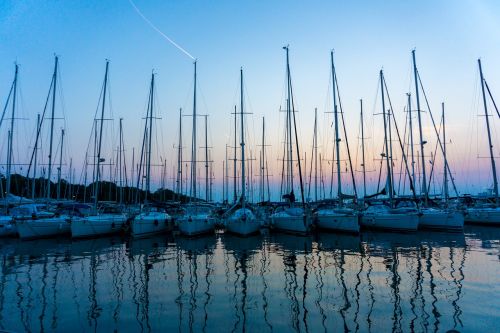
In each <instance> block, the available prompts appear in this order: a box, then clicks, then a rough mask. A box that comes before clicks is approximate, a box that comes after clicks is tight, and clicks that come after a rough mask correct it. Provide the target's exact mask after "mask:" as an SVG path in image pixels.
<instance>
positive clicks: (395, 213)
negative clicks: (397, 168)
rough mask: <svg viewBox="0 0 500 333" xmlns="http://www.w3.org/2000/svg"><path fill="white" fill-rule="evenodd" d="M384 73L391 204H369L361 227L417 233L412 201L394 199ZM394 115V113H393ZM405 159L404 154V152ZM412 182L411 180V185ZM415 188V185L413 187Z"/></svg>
mask: <svg viewBox="0 0 500 333" xmlns="http://www.w3.org/2000/svg"><path fill="white" fill-rule="evenodd" d="M384 87H385V81H384V73H383V71H382V70H380V91H381V94H382V116H383V118H384V153H383V154H382V157H383V158H384V159H385V162H386V166H387V185H386V187H387V188H388V190H387V191H384V192H388V194H389V202H388V203H386V202H367V201H365V203H368V205H369V206H368V208H367V209H366V210H365V211H364V212H363V215H362V218H361V226H362V227H365V228H375V229H386V230H390V231H406V232H408V231H417V228H418V220H419V218H418V210H417V208H416V205H415V203H414V202H412V201H399V202H396V200H395V198H394V188H393V179H394V178H393V169H392V165H393V163H392V147H391V148H390V149H389V144H388V142H390V141H391V137H390V135H391V130H390V129H389V130H388V129H387V127H388V126H387V123H388V120H390V119H391V118H390V116H391V114H389V115H387V111H386V109H385V96H384ZM391 113H392V112H391ZM389 124H390V122H389ZM403 157H404V152H403ZM411 182H412V180H411V178H410V183H411ZM411 187H412V188H413V185H411Z"/></svg>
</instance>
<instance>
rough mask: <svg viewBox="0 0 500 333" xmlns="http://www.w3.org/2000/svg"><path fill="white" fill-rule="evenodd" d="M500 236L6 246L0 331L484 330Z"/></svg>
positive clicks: (495, 288) (490, 318)
mask: <svg viewBox="0 0 500 333" xmlns="http://www.w3.org/2000/svg"><path fill="white" fill-rule="evenodd" d="M499 240H500V230H499V229H495V228H489V227H466V228H465V232H464V233H440V232H418V233H413V234H396V233H378V232H362V233H361V234H360V235H359V236H352V235H340V234H334V233H317V234H315V235H312V236H306V237H304V236H293V235H286V234H275V233H271V234H263V235H257V236H252V237H248V238H240V237H237V236H232V235H228V234H224V233H217V234H213V235H209V236H203V237H198V238H184V237H180V236H172V235H168V234H166V235H158V236H153V237H147V238H142V239H130V238H121V237H108V238H98V239H84V240H71V239H44V240H34V241H20V240H17V239H2V240H0V255H1V272H0V330H7V331H15V332H17V331H57V332H89V331H98V332H112V331H118V332H142V331H146V332H149V331H163V332H171V331H177V332H190V331H194V332H242V331H250V332H298V331H300V332H326V331H329V332H330V331H331V332H339V331H351V332H356V331H359V332H389V331H404V332H410V331H417V332H422V331H430V332H447V331H450V330H456V331H459V332H480V331H483V332H485V331H491V329H492V328H493V327H498V323H499V322H500V241H499Z"/></svg>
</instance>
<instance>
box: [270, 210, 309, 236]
mask: <svg viewBox="0 0 500 333" xmlns="http://www.w3.org/2000/svg"><path fill="white" fill-rule="evenodd" d="M311 222H312V221H311V218H310V216H309V215H307V214H305V213H304V211H303V210H302V209H300V211H298V210H297V209H294V208H291V209H285V210H283V211H280V212H276V213H273V214H272V215H271V225H272V228H273V229H274V230H277V231H283V232H289V233H294V234H308V233H309V232H310V231H311V225H312V223H311Z"/></svg>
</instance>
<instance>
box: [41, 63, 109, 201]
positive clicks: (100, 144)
mask: <svg viewBox="0 0 500 333" xmlns="http://www.w3.org/2000/svg"><path fill="white" fill-rule="evenodd" d="M56 59H57V58H56ZM56 64H57V62H56ZM108 69H109V60H106V71H105V72H104V86H103V94H102V108H101V126H100V129H99V144H98V147H97V170H96V179H95V193H94V208H95V210H97V202H98V196H99V181H100V175H101V148H102V130H103V122H104V108H105V106H106V90H107V86H108ZM54 88H55V84H54ZM54 90H55V89H54ZM53 115H54V111H52V119H54V117H53ZM51 136H52V134H51ZM51 145H52V140H51ZM49 156H50V155H49ZM49 160H50V157H49ZM49 184H50V179H49ZM49 186H50V185H49Z"/></svg>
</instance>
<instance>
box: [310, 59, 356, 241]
mask: <svg viewBox="0 0 500 333" xmlns="http://www.w3.org/2000/svg"><path fill="white" fill-rule="evenodd" d="M330 60H331V67H332V88H333V89H332V90H333V114H334V120H335V149H336V154H335V163H336V165H337V197H338V203H335V202H330V203H327V202H325V203H322V204H320V205H319V206H318V207H317V208H316V211H315V213H314V217H315V220H316V223H317V226H318V228H320V229H327V230H335V231H343V232H351V233H358V232H359V222H358V220H359V214H358V212H357V211H356V210H354V209H352V208H349V207H346V206H345V205H344V202H343V193H342V177H341V170H340V142H341V139H340V135H339V119H338V108H337V93H338V86H337V75H336V73H335V65H334V62H333V51H331V52H330ZM315 123H316V115H315ZM315 135H316V128H315ZM315 141H316V140H315ZM345 141H346V144H347V137H346V138H345ZM348 147H349V146H347V149H349V148H348ZM350 161H351V159H350V155H349V162H350ZM351 170H352V165H351ZM352 181H353V187H354V191H355V192H356V184H355V182H354V177H352Z"/></svg>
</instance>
